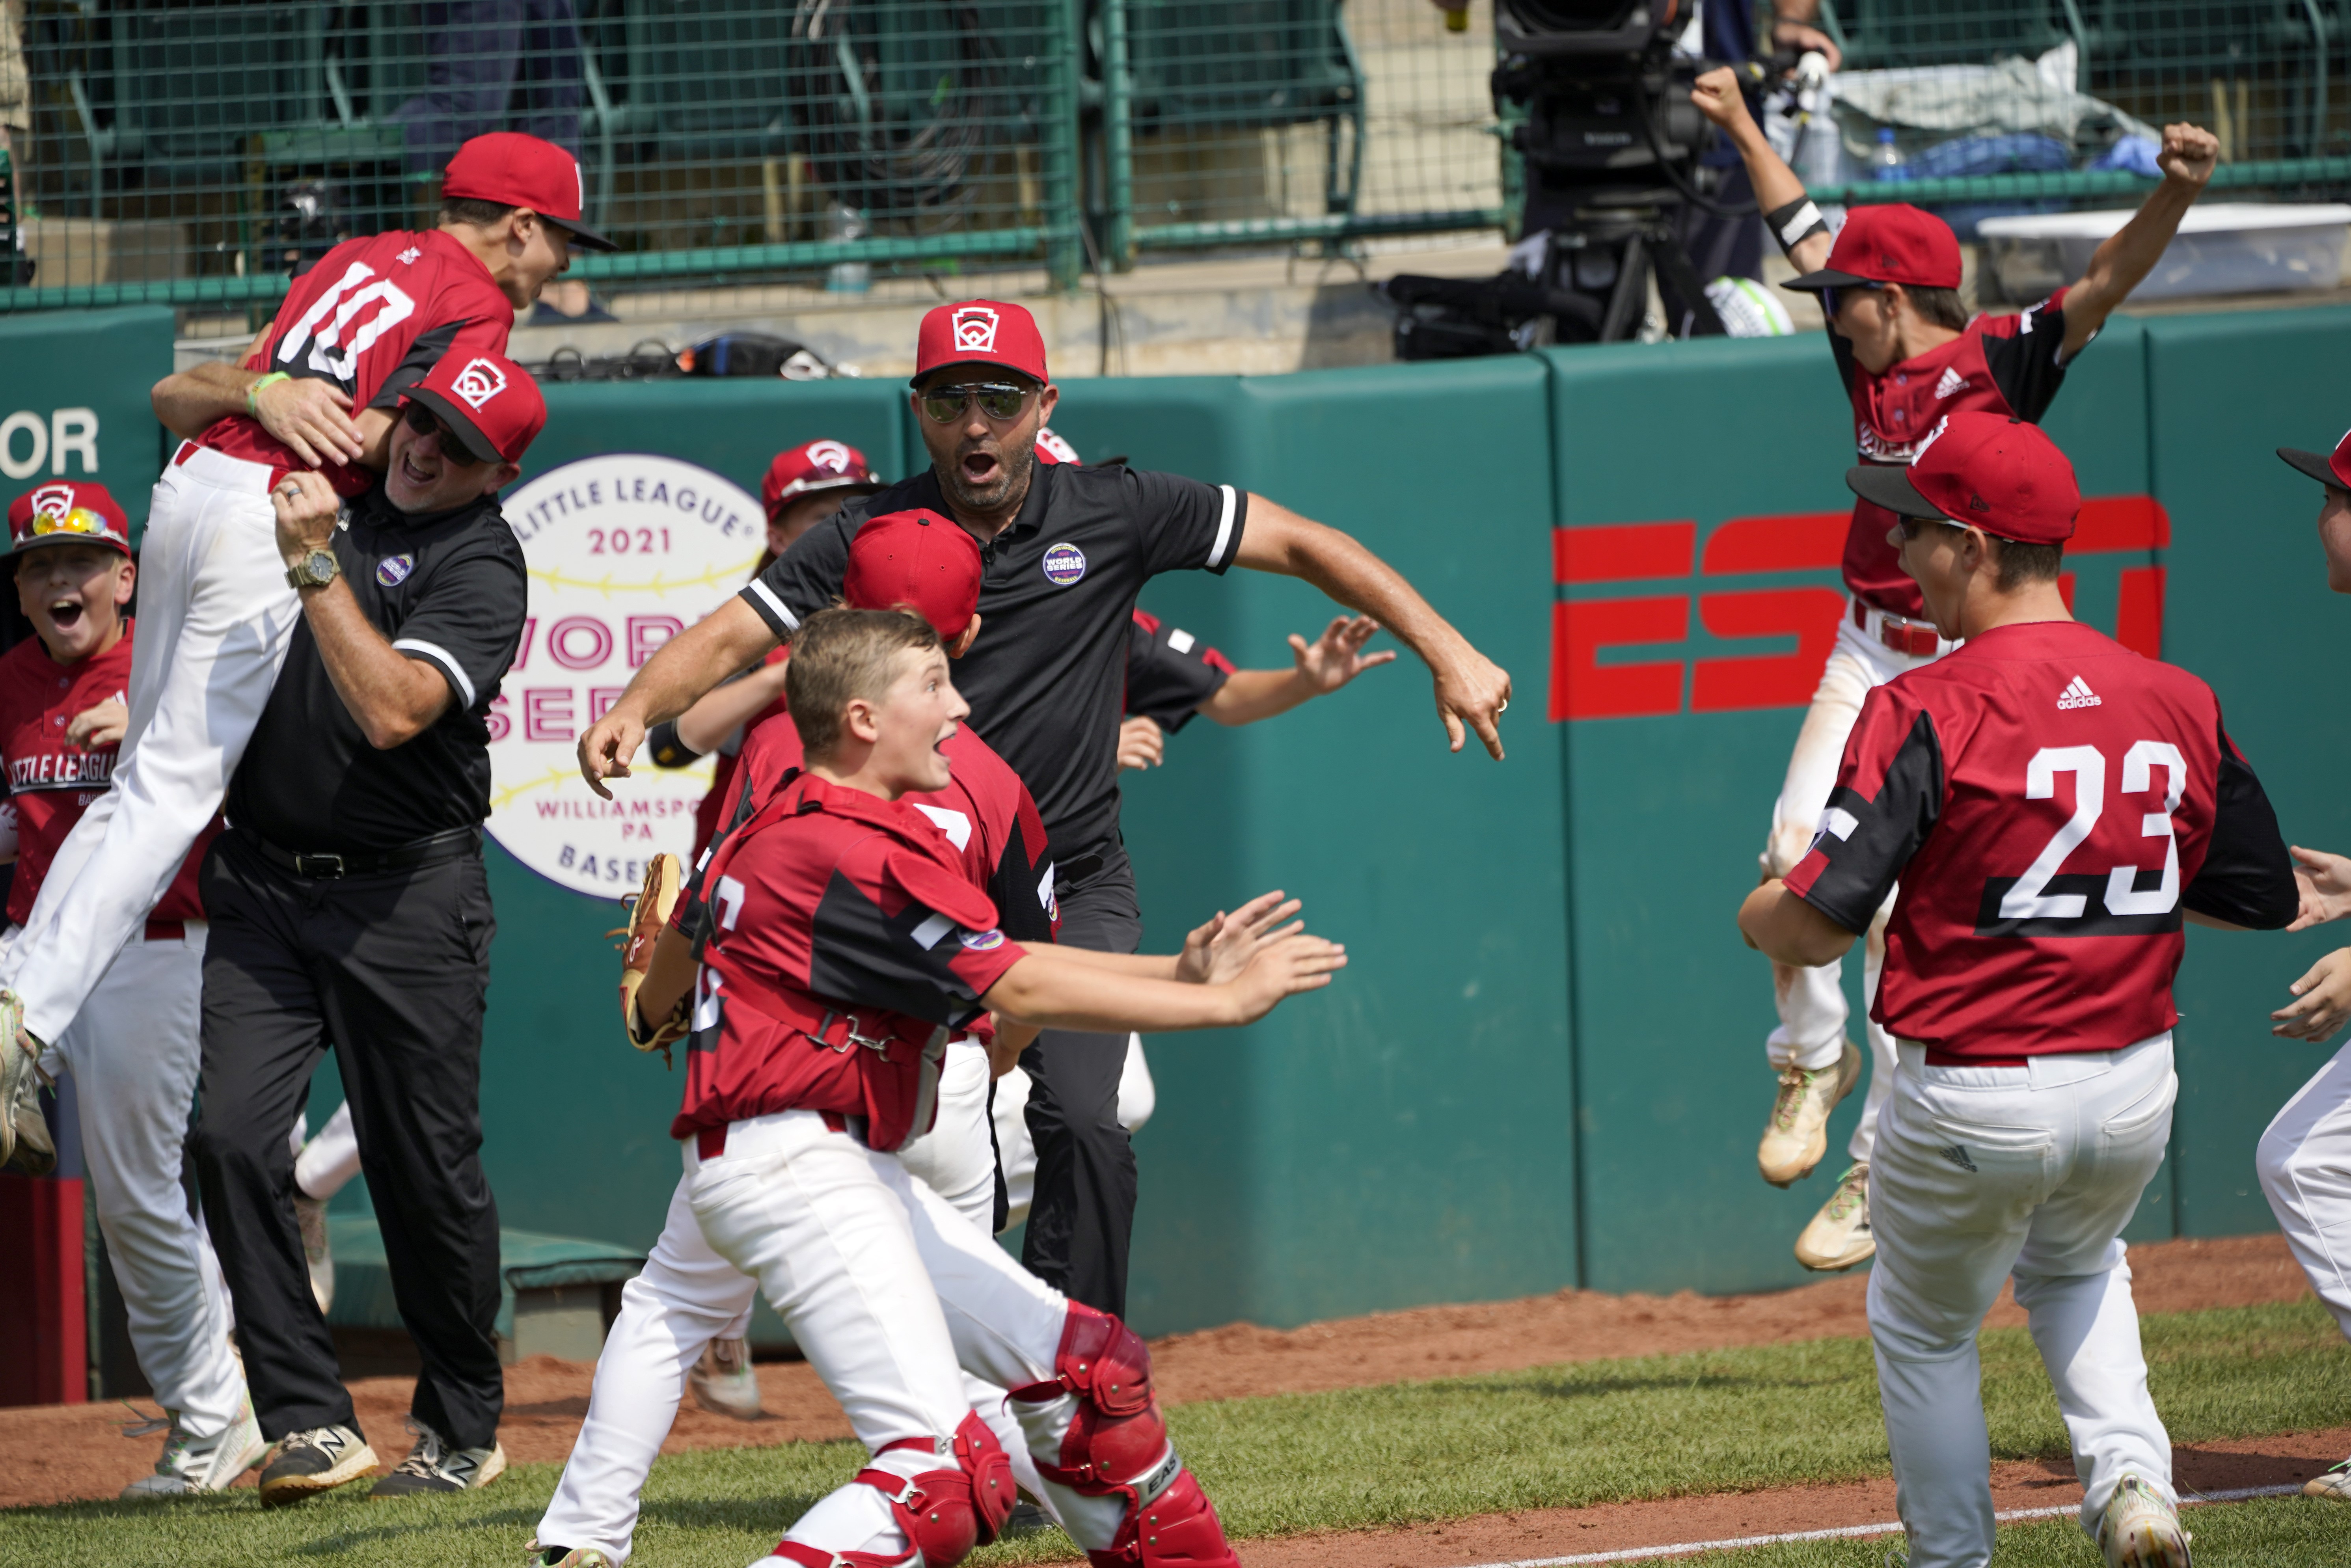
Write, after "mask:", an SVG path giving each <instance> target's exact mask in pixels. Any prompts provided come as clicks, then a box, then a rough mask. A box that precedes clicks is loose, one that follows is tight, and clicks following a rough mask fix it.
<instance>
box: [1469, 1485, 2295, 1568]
mask: <svg viewBox="0 0 2351 1568" xmlns="http://www.w3.org/2000/svg"><path fill="white" fill-rule="evenodd" d="M2300 1490H2302V1488H2300V1487H2299V1486H2276V1487H2232V1488H2231V1489H2229V1490H2226V1491H2207V1492H2195V1493H2192V1494H2190V1495H2189V1496H2187V1497H2184V1498H2182V1499H2181V1500H2180V1506H2181V1507H2182V1508H2189V1507H2193V1506H2194V1505H2196V1504H2198V1503H2207V1502H2243V1501H2244V1500H2246V1499H2248V1498H2256V1497H2284V1496H2286V1495H2288V1494H2289V1493H2293V1492H2299V1491H2300ZM2081 1511H2082V1506H2081V1504H2079V1503H2064V1504H2061V1505H2059V1506H2058V1507H2055V1508H2011V1509H2008V1510H2006V1511H2002V1512H2000V1513H1996V1514H1993V1515H1992V1517H1993V1518H1994V1519H1996V1520H1999V1521H2001V1523H2003V1524H2006V1523H2011V1522H2012V1521H2016V1520H2021V1519H2055V1518H2058V1517H2060V1516H2061V1515H2068V1514H2076V1513H2079V1512H2081ZM1901 1528H1902V1526H1901V1524H1900V1522H1899V1521H1894V1520H1888V1521H1886V1522H1885V1523H1883V1524H1848V1525H1844V1526H1842V1527H1840V1528H1838V1529H1835V1530H1793V1531H1787V1532H1786V1533H1784V1534H1780V1535H1736V1536H1731V1537H1729V1538H1728V1539H1726V1540H1722V1541H1681V1542H1675V1543H1674V1544H1673V1545H1671V1546H1635V1547H1632V1548H1629V1549H1627V1550H1625V1551H1623V1552H1579V1553H1577V1554H1576V1555H1575V1556H1573V1557H1524V1558H1520V1560H1519V1561H1517V1562H1515V1563H1480V1564H1479V1568H1581V1565H1582V1564H1584V1563H1647V1562H1652V1561H1654V1560H1656V1559H1657V1558H1660V1557H1687V1556H1688V1555H1689V1554H1691V1553H1692V1552H1735V1551H1737V1550H1739V1549H1740V1548H1741V1547H1748V1546H1781V1545H1785V1544H1788V1543H1790V1542H1798V1541H1844V1540H1850V1539H1852V1538H1853V1537H1855V1536H1861V1535H1892V1534H1895V1533H1896V1532H1897V1531H1900V1530H1901Z"/></svg>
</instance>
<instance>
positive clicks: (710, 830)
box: [694, 643, 799, 860]
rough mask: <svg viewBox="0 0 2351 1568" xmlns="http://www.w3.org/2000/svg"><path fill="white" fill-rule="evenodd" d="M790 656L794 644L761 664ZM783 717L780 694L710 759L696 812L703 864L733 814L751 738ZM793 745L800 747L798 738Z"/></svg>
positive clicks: (775, 651)
mask: <svg viewBox="0 0 2351 1568" xmlns="http://www.w3.org/2000/svg"><path fill="white" fill-rule="evenodd" d="M791 656H792V648H791V644H790V643H785V644H783V645H782V646H781V647H777V648H770V649H768V656H767V657H766V658H765V659H763V660H761V661H760V663H762V664H766V665H768V667H770V668H773V667H774V666H775V665H778V664H782V663H783V662H784V661H785V660H786V659H789V658H790V657H791ZM782 716H784V699H783V697H782V695H780V694H779V695H778V696H777V698H776V700H775V701H774V702H771V703H769V704H768V706H766V707H763V708H761V709H760V710H759V711H758V713H755V714H753V715H752V716H750V717H749V718H747V719H745V720H744V721H743V724H742V727H740V728H738V729H737V730H736V732H735V734H734V735H733V736H732V737H729V738H728V739H727V741H726V744H724V745H722V746H721V747H719V748H718V754H717V756H716V757H714V758H711V764H710V793H709V794H707V795H705V796H704V797H703V798H702V802H701V804H699V805H697V806H696V807H695V809H694V858H695V859H696V860H700V859H701V858H702V852H703V851H705V850H706V849H708V848H709V847H710V841H711V840H713V839H715V838H716V837H717V836H718V825H719V824H720V823H721V822H723V821H726V816H725V815H724V813H725V812H726V811H731V810H734V800H735V790H734V782H735V769H736V768H737V765H738V763H739V760H740V758H741V756H742V751H743V747H746V746H747V745H748V744H750V737H752V736H753V735H754V734H756V733H758V728H759V727H760V726H761V725H764V724H766V723H767V722H768V720H769V719H774V718H781V717H782ZM794 744H795V745H797V744H798V739H797V737H795V741H794ZM790 766H793V767H798V766H799V756H798V755H797V753H795V755H794V756H793V758H792V760H791V763H790ZM776 771H777V772H778V773H781V772H782V771H783V769H782V768H778V769H777V770H776Z"/></svg>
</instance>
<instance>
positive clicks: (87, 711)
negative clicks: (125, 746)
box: [66, 697, 131, 751]
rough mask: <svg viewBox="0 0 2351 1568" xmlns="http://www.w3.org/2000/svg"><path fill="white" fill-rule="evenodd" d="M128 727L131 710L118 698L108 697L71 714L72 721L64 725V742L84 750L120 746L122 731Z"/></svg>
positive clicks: (129, 725)
mask: <svg viewBox="0 0 2351 1568" xmlns="http://www.w3.org/2000/svg"><path fill="white" fill-rule="evenodd" d="M130 727H131V710H130V709H129V708H127V707H125V706H123V705H122V703H121V701H120V699H118V698H115V697H109V698H107V699H106V701H104V702H102V703H99V704H98V705H97V706H94V707H86V708H84V709H82V710H81V712H79V713H78V714H76V715H74V716H73V722H72V723H71V724H68V725H67V726H66V744H67V745H68V746H78V747H81V748H82V749H83V750H85V751H99V750H103V749H105V748H106V747H110V746H120V744H121V743H122V736H123V732H124V731H126V730H128V729H129V728H130Z"/></svg>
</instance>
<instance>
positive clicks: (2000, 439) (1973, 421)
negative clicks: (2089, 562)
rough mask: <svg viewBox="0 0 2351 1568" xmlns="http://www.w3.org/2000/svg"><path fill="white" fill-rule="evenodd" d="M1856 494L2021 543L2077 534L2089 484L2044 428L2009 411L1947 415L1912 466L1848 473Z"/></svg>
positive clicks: (1901, 511) (1867, 467)
mask: <svg viewBox="0 0 2351 1568" xmlns="http://www.w3.org/2000/svg"><path fill="white" fill-rule="evenodd" d="M1844 482H1845V484H1846V485H1847V486H1850V487H1851V488H1852V490H1853V493H1854V494H1855V495H1856V496H1859V497H1861V498H1862V499H1863V500H1865V501H1875V502H1876V503H1877V505H1879V506H1881V507H1885V508H1886V510H1887V511H1889V512H1893V513H1895V514H1896V515H1897V516H1900V517H1939V518H1941V519H1943V520H1944V521H1946V522H1952V523H1959V524H1960V525H1962V526H1964V527H1972V528H1981V529H1982V530H1983V531H1984V532H1986V533H1988V534H1990V535H1991V536H1992V537H1993V538H2003V539H2014V540H2015V541H2017V542H2018V543H2019V544H2028V545H2054V544H2063V543H2064V542H2065V541H2066V540H2067V539H2070V538H2073V537H2074V514H2075V513H2077V512H2079V511H2080V510H2081V509H2082V486H2080V484H2078V483H2077V482H2076V481H2075V480H2074V465H2073V464H2071V463H2069V462H2067V461H2066V460H2065V455H2064V453H2063V452H2060V451H2058V450H2057V444H2056V443H2055V442H2053V441H2052V440H2050V439H2049V437H2048V436H2047V435H2046V434H2044V433H2043V431H2042V429H2041V427H2040V426H2039V425H2037V424H2027V423H2024V422H2023V421H2022V420H2021V419H2015V418H2011V417H2010V416H2009V415H2007V414H2004V413H1973V412H1970V413H1947V414H1945V415H1944V416H1943V417H1942V419H1941V421H1940V422H1939V423H1937V424H1936V426H1935V428H1934V429H1933V430H1932V431H1931V432H1929V433H1928V435H1927V438H1926V439H1925V440H1923V441H1921V442H1920V443H1919V444H1918V454H1917V456H1915V457H1913V458H1911V459H1910V465H1909V466H1908V467H1907V468H1905V467H1902V466H1899V465H1895V464H1864V465H1861V466H1860V467H1858V468H1848V469H1846V470H1845V476H1844Z"/></svg>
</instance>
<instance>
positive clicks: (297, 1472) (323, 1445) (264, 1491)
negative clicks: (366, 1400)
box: [261, 1427, 375, 1508]
mask: <svg viewBox="0 0 2351 1568" xmlns="http://www.w3.org/2000/svg"><path fill="white" fill-rule="evenodd" d="M371 1469H375V1450H374V1449H373V1448H369V1447H368V1445H367V1439H366V1438H365V1437H360V1435H359V1434H358V1433H357V1432H355V1431H353V1430H351V1428H350V1427H310V1428H308V1430H305V1431H300V1432H288V1433H287V1434H286V1436H285V1437H281V1438H279V1439H278V1442H277V1455H276V1457H274V1458H271V1460H270V1461H269V1465H268V1468H267V1469H264V1470H263V1471H262V1472H261V1506H262V1507H264V1508H282V1507H284V1506H285V1505H286V1504H287V1503H289V1502H302V1501H304V1500H308V1499H309V1498H313V1497H316V1496H318V1495H319V1493H320V1492H322V1491H331V1490H334V1489H335V1488H337V1487H339V1486H341V1485H343V1484H345V1483H346V1482H349V1481H355V1480H357V1479H360V1477H361V1476H363V1475H365V1474H367V1473H368V1472H369V1471H370V1470H371Z"/></svg>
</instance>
